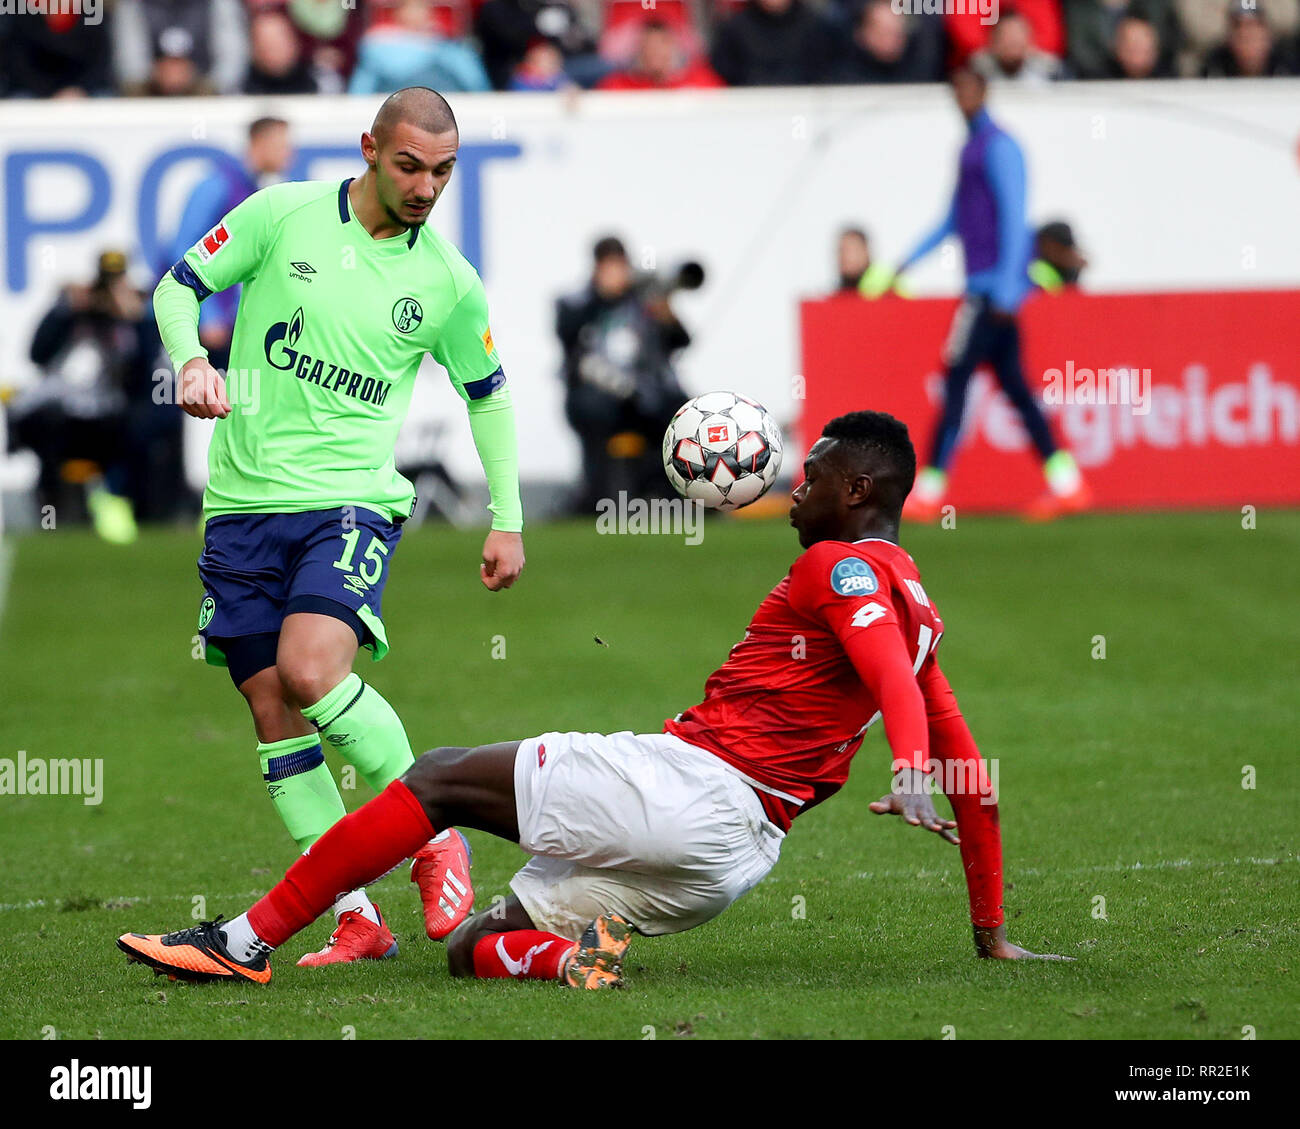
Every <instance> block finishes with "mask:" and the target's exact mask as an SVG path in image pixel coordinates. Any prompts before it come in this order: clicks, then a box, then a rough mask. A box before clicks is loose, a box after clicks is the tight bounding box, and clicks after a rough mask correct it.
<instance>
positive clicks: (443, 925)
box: [411, 827, 474, 941]
mask: <svg viewBox="0 0 1300 1129" xmlns="http://www.w3.org/2000/svg"><path fill="white" fill-rule="evenodd" d="M412 858H413V859H414V860H415V861H413V862H412V863H411V881H412V882H414V883H415V884H416V886H417V887H418V888H419V890H420V901H421V902H423V903H424V931H425V932H426V933H428V934H429V939H430V940H432V941H441V940H442V939H443V938H444V937H445V936H447V934H448V933H450V932H451V931H452V930H453V929H455V928H456V926H457V925H459V924H460V923H461V922H462V921H464V920H465V918H467V917H468V916H469V911H470V910H471V909H473V908H474V885H473V883H472V882H471V881H470V877H469V868H470V866H471V865H472V864H473V862H474V852H473V851H471V850H470V846H469V840H468V839H466V838H465V836H464V835H462V834H461V833H460V832H459V831H457V830H456V829H455V828H454V827H452V828H448V829H447V830H446V831H444V832H442V833H441V834H440V835H435V836H434V837H433V838H432V839H430V840H429V841H428V842H427V843H425V845H424V846H423V847H421V848H420V849H419V850H418V851H416V852H415V854H414V855H413V856H412Z"/></svg>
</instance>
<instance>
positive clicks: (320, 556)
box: [199, 506, 402, 666]
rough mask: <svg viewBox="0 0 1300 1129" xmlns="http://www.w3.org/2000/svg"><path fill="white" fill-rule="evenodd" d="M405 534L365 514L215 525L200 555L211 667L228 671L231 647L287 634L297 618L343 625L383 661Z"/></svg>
mask: <svg viewBox="0 0 1300 1129" xmlns="http://www.w3.org/2000/svg"><path fill="white" fill-rule="evenodd" d="M401 536H402V527H401V525H399V524H397V523H395V522H391V521H389V520H388V519H387V518H384V517H382V516H380V515H379V514H377V513H375V512H374V511H373V510H367V509H363V508H361V507H360V506H342V507H338V508H335V509H330V510H311V511H308V512H307V513H297V514H222V515H220V516H218V517H213V518H209V519H208V522H207V525H206V526H205V528H204V536H203V552H202V554H201V555H200V556H199V578H200V579H201V580H202V581H203V602H202V603H201V604H200V605H199V634H200V635H202V636H203V640H204V644H205V647H204V649H205V655H206V658H207V661H208V662H209V663H211V664H212V665H213V666H226V665H227V663H226V654H225V650H226V648H225V647H224V646H223V641H225V640H230V639H237V638H239V637H240V636H246V635H267V634H271V633H278V632H279V630H280V625H281V623H283V621H284V617H285V616H286V615H288V614H290V613H291V612H294V611H311V612H318V613H321V614H324V615H333V616H335V617H336V618H338V619H341V620H343V621H344V622H345V623H347V624H349V625H350V626H352V627H353V629H354V630H355V631H356V632H357V636H358V639H359V641H360V642H361V643H362V645H363V646H365V647H368V648H369V649H370V651H371V654H372V655H373V656H374V658H375V659H376V660H378V659H382V658H383V657H384V655H386V654H387V653H388V636H387V634H386V633H385V631H384V623H383V620H382V619H380V600H381V599H382V597H383V594H384V585H385V583H386V582H387V581H388V568H389V564H390V562H391V561H392V556H393V551H394V550H395V549H396V548H397V542H398V541H399V540H401Z"/></svg>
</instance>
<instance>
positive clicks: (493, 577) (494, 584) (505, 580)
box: [478, 529, 524, 592]
mask: <svg viewBox="0 0 1300 1129" xmlns="http://www.w3.org/2000/svg"><path fill="white" fill-rule="evenodd" d="M478 571H479V577H480V578H481V579H482V581H483V586H484V587H485V588H487V589H488V590H489V591H492V592H499V591H501V589H502V588H509V587H510V585H512V584H513V583H514V582H515V581H516V580H518V579H519V574H520V573H521V572H523V571H524V538H523V534H521V533H506V532H504V531H502V530H500V529H494V530H492V532H491V533H489V534H488V535H487V540H486V541H484V542H483V563H482V564H481V565H479V569H478Z"/></svg>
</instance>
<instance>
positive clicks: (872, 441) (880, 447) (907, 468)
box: [822, 411, 916, 511]
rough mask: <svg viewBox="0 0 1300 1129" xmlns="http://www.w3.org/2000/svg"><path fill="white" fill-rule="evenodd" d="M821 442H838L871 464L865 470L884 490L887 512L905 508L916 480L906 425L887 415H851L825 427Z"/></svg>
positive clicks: (851, 453)
mask: <svg viewBox="0 0 1300 1129" xmlns="http://www.w3.org/2000/svg"><path fill="white" fill-rule="evenodd" d="M822 438H824V439H833V440H835V442H836V443H838V444H841V445H842V446H844V447H846V448H848V451H849V452H850V456H851V455H854V454H856V455H858V456H860V457H862V458H863V459H864V460H865V461H866V462H867V463H868V464H869V465H868V466H867V467H864V470H867V472H868V473H869V474H870V475H871V477H872V480H873V482H874V483H875V484H876V486H877V487H879V488H881V495H882V499H881V500H882V504H883V505H884V506H885V508H886V509H888V510H891V511H898V510H901V509H902V508H903V500H904V499H905V498H906V497H907V495H908V494H909V493H910V492H911V489H912V483H913V482H914V481H915V480H916V449H915V448H914V447H913V446H912V440H911V437H910V436H909V435H908V434H907V424H905V423H903V421H902V420H898V419H895V418H894V417H893V416H891V415H888V414H887V413H885V412H867V411H863V412H849V413H847V414H846V415H842V416H836V417H835V418H834V419H833V420H831V421H830V423H828V424H827V425H826V426H825V427H823V428H822Z"/></svg>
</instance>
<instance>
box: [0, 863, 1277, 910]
mask: <svg viewBox="0 0 1300 1129" xmlns="http://www.w3.org/2000/svg"><path fill="white" fill-rule="evenodd" d="M1294 862H1300V856H1295V855H1292V856H1291V857H1289V858H1279V859H1265V858H1255V857H1254V856H1247V857H1246V858H1240V859H1226V860H1219V861H1215V860H1206V859H1157V860H1156V861H1155V862H1142V861H1140V860H1139V861H1138V862H1133V863H1114V864H1112V865H1110V866H1076V867H1071V868H1070V869H1069V870H1043V869H1040V868H1038V867H1024V868H1023V869H1020V870H1017V871H1015V874H1034V875H1041V874H1096V873H1119V872H1122V871H1126V870H1214V869H1217V868H1220V867H1228V866H1285V865H1286V864H1287V863H1294ZM950 875H951V871H950V870H947V869H944V870H929V869H921V870H863V871H859V872H858V873H857V874H851V875H849V876H848V877H850V878H913V879H914V878H935V877H948V876H950ZM1012 877H1013V878H1014V875H1013V876H1012ZM265 893H266V891H265V890H248V891H245V892H244V893H241V894H207V895H205V896H206V897H207V899H208V901H209V902H234V903H236V904H245V903H251V902H254V901H256V900H257V899H258V898H260V897H262V895H263V894H265ZM192 898H193V895H192V894H157V895H152V896H143V895H138V894H137V895H131V896H128V897H119V898H103V899H100V904H101V905H102V904H103V903H105V902H110V903H111V902H130V903H131V905H130V907H129V908H131V909H134V908H135V907H136V906H147V905H150V904H151V903H153V902H188V901H190V900H191V899H192ZM60 901H61V899H59V898H55V899H54V903H55V904H56V905H57V904H58V903H59V902H60ZM49 904H50V903H49V902H47V901H46V900H45V899H44V898H36V899H30V898H29V899H28V900H27V901H25V902H0V913H8V912H10V911H12V910H23V909H41V908H43V907H45V906H48V905H49Z"/></svg>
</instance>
